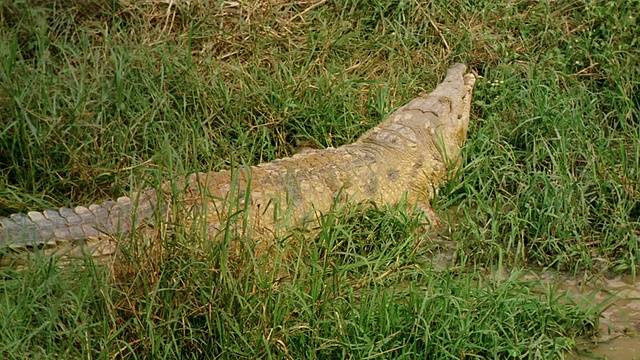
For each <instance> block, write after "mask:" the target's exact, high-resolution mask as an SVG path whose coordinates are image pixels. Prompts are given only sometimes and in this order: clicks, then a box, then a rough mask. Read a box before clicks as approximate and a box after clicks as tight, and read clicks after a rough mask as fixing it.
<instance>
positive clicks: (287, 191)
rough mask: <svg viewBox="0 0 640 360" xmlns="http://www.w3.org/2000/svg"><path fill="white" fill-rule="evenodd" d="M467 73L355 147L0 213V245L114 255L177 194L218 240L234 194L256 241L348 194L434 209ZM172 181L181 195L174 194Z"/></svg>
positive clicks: (457, 128) (449, 165)
mask: <svg viewBox="0 0 640 360" xmlns="http://www.w3.org/2000/svg"><path fill="white" fill-rule="evenodd" d="M465 71H466V66H465V65H463V64H455V65H453V66H452V67H451V68H450V69H449V70H448V71H447V76H446V78H445V79H444V81H443V82H442V83H441V84H439V85H438V86H437V87H436V89H435V90H434V91H433V92H431V93H430V94H427V95H425V96H421V97H418V98H416V99H414V100H412V101H411V102H409V103H408V104H406V105H404V106H402V107H401V108H399V109H398V110H396V111H395V112H393V113H392V114H391V115H390V116H389V117H388V119H387V120H385V121H384V122H382V123H380V124H379V125H378V126H376V127H374V128H373V129H371V130H369V131H367V132H366V133H365V134H364V135H363V136H362V137H361V138H360V139H359V140H358V141H356V142H355V143H353V144H349V145H344V146H341V147H338V148H328V149H323V150H309V151H305V152H304V153H300V154H296V155H294V156H292V157H288V158H283V159H279V160H275V161H272V162H270V163H266V164H261V165H257V166H253V167H245V168H239V169H237V170H235V171H233V172H232V171H220V172H205V173H199V174H193V175H191V176H190V177H189V178H188V179H187V180H184V179H183V180H180V181H177V182H176V183H171V182H166V183H164V184H162V186H161V189H162V190H159V191H156V190H154V189H146V190H143V191H140V192H137V193H135V194H134V195H132V196H131V197H121V198H119V199H117V201H106V202H104V203H102V204H100V205H98V204H94V205H90V206H88V207H83V206H79V207H76V208H75V209H69V208H61V209H58V210H45V211H43V212H29V213H27V214H26V215H24V214H13V215H11V216H9V217H0V246H2V247H3V248H5V249H7V248H9V249H13V250H21V249H25V250H26V249H29V248H54V249H55V248H56V247H57V246H59V245H61V244H67V245H69V244H76V245H77V244H83V243H84V242H88V243H91V244H98V245H97V246H96V248H95V249H93V250H92V251H94V252H95V253H98V254H103V253H105V252H106V253H110V252H113V251H115V248H114V247H113V246H108V245H109V244H111V243H112V241H113V239H114V238H117V235H118V234H119V235H123V234H128V233H130V232H131V231H133V230H135V229H136V228H137V227H138V226H139V225H140V224H141V223H142V222H143V221H147V220H149V219H150V218H153V217H154V215H158V211H160V212H161V213H162V212H166V211H167V207H166V206H162V207H161V209H159V208H158V206H157V204H158V203H160V204H170V203H171V201H173V202H174V203H177V202H180V203H181V205H184V208H186V209H188V212H189V216H196V217H198V216H202V217H201V218H199V219H206V220H205V221H206V226H207V229H208V233H209V236H210V237H212V238H213V237H215V236H216V234H218V233H220V232H221V231H224V229H225V228H226V226H227V222H226V220H227V215H228V214H229V211H230V209H229V204H230V203H233V201H229V200H238V201H239V204H238V207H239V208H240V209H245V210H246V211H244V212H243V214H242V216H240V217H239V218H238V219H236V221H242V222H243V224H242V227H241V226H240V225H241V224H235V225H234V228H238V229H239V228H242V229H247V231H248V233H247V234H245V235H248V236H253V237H260V238H269V237H273V236H274V235H276V233H277V232H278V231H279V229H281V228H286V227H295V226H299V225H301V224H302V223H303V222H305V221H308V220H310V221H313V220H315V219H316V218H317V216H318V215H320V214H326V213H327V212H329V211H330V210H331V209H332V207H333V206H334V205H335V204H336V203H345V202H347V201H348V202H352V203H363V202H369V201H373V202H375V203H376V204H378V205H384V204H391V205H395V204H397V203H398V202H399V201H400V200H401V199H402V197H403V196H405V194H406V198H407V201H408V202H409V203H410V204H416V205H418V206H419V207H421V208H422V209H424V210H425V211H427V212H428V211H430V210H429V201H430V199H431V198H432V197H433V196H434V194H435V192H436V191H437V189H438V188H439V187H440V186H441V184H442V183H444V182H446V181H447V180H448V179H447V176H448V175H449V174H450V173H451V170H452V169H455V168H457V167H458V166H459V163H460V152H461V148H462V146H463V145H464V142H465V140H466V138H467V130H468V126H469V111H470V106H471V95H472V91H473V86H474V83H475V77H474V76H473V75H472V74H466V75H465ZM172 188H173V189H174V190H176V189H177V191H175V192H173V193H174V194H178V196H176V198H172V196H169V194H170V193H171V191H169V190H170V189H172ZM159 196H161V197H162V199H161V201H159V200H160V199H159V198H158V197H159ZM160 215H161V216H162V217H165V216H164V215H166V214H160Z"/></svg>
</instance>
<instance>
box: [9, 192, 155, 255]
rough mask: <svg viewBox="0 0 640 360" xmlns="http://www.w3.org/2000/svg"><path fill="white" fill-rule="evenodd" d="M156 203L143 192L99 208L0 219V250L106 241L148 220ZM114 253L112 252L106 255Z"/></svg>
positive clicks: (33, 213) (152, 194)
mask: <svg viewBox="0 0 640 360" xmlns="http://www.w3.org/2000/svg"><path fill="white" fill-rule="evenodd" d="M157 203H158V199H157V195H156V191H155V190H154V189H147V190H145V191H141V192H139V193H137V194H136V195H135V196H133V197H131V198H130V197H126V196H124V197H120V198H118V200H117V201H105V202H104V203H102V204H100V205H98V204H93V205H90V206H89V207H84V206H78V207H76V208H74V209H70V208H60V209H58V210H44V211H42V212H36V211H31V212H28V213H27V214H26V215H25V214H13V215H10V216H9V217H0V249H2V248H5V249H6V248H10V249H14V250H20V249H29V248H31V249H33V248H39V249H40V248H50V247H54V246H55V247H57V246H60V245H75V244H83V243H84V242H87V241H91V242H95V241H96V240H97V241H98V242H99V241H102V240H105V241H108V240H109V239H113V237H114V236H116V235H123V234H128V233H130V232H131V231H132V230H134V229H135V228H136V227H137V226H138V225H139V224H140V223H141V222H142V221H143V220H145V219H148V218H149V217H151V216H152V215H153V213H154V211H155V209H156V207H157ZM114 251H115V248H112V250H110V251H109V253H113V252H114ZM101 255H105V252H104V251H102V254H101Z"/></svg>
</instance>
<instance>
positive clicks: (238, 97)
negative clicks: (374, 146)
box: [0, 0, 640, 358]
mask: <svg viewBox="0 0 640 360" xmlns="http://www.w3.org/2000/svg"><path fill="white" fill-rule="evenodd" d="M639 6H640V4H639V3H638V1H637V0H633V1H626V2H602V1H596V0H584V1H577V2H576V1H571V2H569V1H554V2H544V1H543V2H533V1H526V0H519V1H511V2H505V1H498V2H488V1H485V2H482V1H480V2H468V1H461V2H446V1H434V2H430V3H423V2H419V1H382V0H358V1H318V2H302V3H300V2H288V1H271V2H266V1H256V2H252V3H249V2H232V1H219V2H194V1H191V2H180V1H177V2H161V1H151V0H150V1H140V2H127V1H111V2H106V3H105V2H98V1H76V2H41V1H5V2H2V3H0V215H8V214H11V213H14V212H26V211H31V210H40V209H43V208H47V207H59V206H75V205H78V204H89V203H92V202H98V201H103V200H105V199H107V198H113V197H117V196H120V195H122V194H123V193H127V191H129V190H131V189H139V188H143V187H145V186H148V185H151V186H157V185H158V184H159V183H161V182H163V181H165V180H167V179H172V178H175V177H177V176H180V175H185V174H188V173H191V172H194V171H208V170H220V169H227V168H229V167H230V166H231V164H249V165H255V164H258V163H261V162H266V161H270V160H273V159H275V158H279V157H283V156H286V155H290V154H292V153H293V152H294V151H295V149H296V148H297V147H301V146H311V147H317V148H323V147H327V146H339V145H342V144H345V143H349V142H352V141H354V140H355V139H356V138H357V137H358V136H359V135H360V134H362V133H363V132H364V131H366V130H367V129H369V128H371V127H372V126H374V125H375V124H376V123H378V122H379V121H380V120H382V119H383V118H384V117H385V116H386V114H388V113H389V112H390V111H391V110H392V109H394V108H396V107H397V106H399V105H401V104H403V103H404V102H406V101H408V100H409V99H411V98H413V97H415V96H416V95H418V94H420V93H422V92H427V91H429V90H431V89H432V88H433V86H434V85H435V84H436V83H437V82H438V81H439V80H440V78H441V77H442V76H443V74H444V70H445V69H446V68H447V66H448V65H449V64H450V63H452V62H454V61H458V62H464V63H467V64H468V65H469V66H470V67H471V68H472V69H474V71H476V72H477V73H478V74H479V75H480V76H481V78H479V79H478V82H477V83H476V89H475V93H474V104H473V109H472V124H471V128H470V131H469V136H470V137H469V141H468V143H467V146H466V148H465V150H464V156H465V159H464V165H463V168H462V169H461V171H460V172H459V173H458V174H457V177H456V178H455V179H454V180H453V181H451V182H450V183H449V184H448V185H446V186H445V187H444V188H443V189H441V192H440V195H439V196H438V197H437V198H436V199H435V200H434V207H435V208H436V210H437V211H438V212H439V213H441V214H442V215H443V217H445V218H446V216H444V215H446V214H451V216H450V219H449V220H450V221H449V224H448V225H449V226H448V227H449V229H450V232H449V233H447V234H441V235H440V236H441V237H447V238H449V239H450V240H453V242H454V248H455V253H454V254H453V255H454V260H455V263H454V264H453V267H452V268H450V269H449V270H445V271H443V272H435V271H433V270H430V268H431V263H430V262H429V261H425V259H430V258H431V257H433V252H434V251H436V250H437V244H435V245H434V244H432V243H431V241H430V238H429V237H428V236H427V235H425V234H421V233H420V232H419V231H418V230H419V228H420V226H421V220H420V218H416V217H415V216H414V214H413V213H412V211H411V210H410V209H405V208H403V207H400V208H399V209H386V210H383V211H380V210H379V209H371V208H356V209H341V210H336V211H335V212H333V213H331V214H328V217H327V218H326V219H325V222H324V223H323V225H322V228H321V229H320V231H319V232H317V233H313V234H309V233H305V232H302V231H301V230H299V229H298V230H293V231H292V233H291V234H289V235H288V237H286V236H285V237H284V238H283V239H281V240H282V241H281V245H280V246H282V248H281V249H280V253H281V254H283V255H282V256H281V257H282V258H278V256H280V255H278V252H276V255H274V256H275V258H276V259H275V260H274V259H270V261H273V262H274V263H272V264H271V265H270V266H264V264H263V261H264V259H261V258H260V257H258V258H256V257H251V256H250V255H249V254H248V253H247V254H243V255H242V256H244V257H241V258H240V259H237V260H229V259H228V258H226V257H225V256H224V254H225V252H224V251H221V250H224V249H220V248H219V247H216V246H215V245H211V244H208V243H206V242H205V241H204V240H202V234H201V233H198V232H197V231H191V229H180V228H177V229H175V231H174V233H173V235H171V236H162V237H161V238H160V241H159V245H158V246H159V250H158V251H157V253H156V256H155V257H152V258H148V257H146V255H144V253H143V254H139V253H138V252H137V251H135V250H136V249H130V250H131V251H130V252H131V254H130V255H129V256H124V264H123V265H122V267H121V268H120V269H118V270H117V271H116V273H115V274H109V273H105V271H107V270H105V269H104V268H102V267H94V266H93V265H91V262H90V261H89V262H88V263H87V264H84V265H86V266H84V267H79V266H80V265H83V264H80V265H77V266H76V265H73V266H68V265H67V266H60V264H58V263H56V262H55V260H51V259H47V258H44V257H43V258H36V259H35V260H33V261H34V262H33V263H32V264H31V266H30V267H29V269H27V270H25V271H22V272H16V271H14V270H11V269H0V272H1V274H2V275H1V276H2V278H3V280H2V283H1V284H2V285H0V289H2V291H1V293H2V301H3V306H2V311H3V313H2V323H1V329H2V330H1V331H2V332H1V333H0V346H1V348H0V349H1V350H0V353H2V355H3V356H7V357H20V358H24V357H27V356H30V357H38V356H41V357H45V356H55V355H57V356H60V355H62V356H63V357H89V356H103V357H107V356H109V357H111V356H114V357H115V356H126V357H134V356H135V357H145V356H149V357H153V358H158V357H167V358H174V357H206V356H210V357H214V356H218V357H282V358H301V357H318V358H327V357H353V358H366V357H369V358H374V357H380V358H393V357H418V356H427V357H429V358H431V357H433V358H438V357H442V358H452V357H456V358H460V357H462V356H477V357H488V358H492V357H493V358H495V357H526V358H549V357H554V356H561V354H562V351H563V350H564V349H567V348H568V347H570V346H571V344H572V340H571V339H572V337H573V336H576V335H577V334H580V333H582V332H584V331H587V330H589V326H590V324H593V323H594V322H595V320H594V318H593V317H594V311H592V310H589V311H587V312H582V311H579V310H577V309H576V307H575V306H573V305H571V304H570V302H568V300H567V299H565V298H563V297H562V296H559V295H556V294H554V292H553V291H551V290H549V291H548V292H537V291H536V290H535V288H536V287H535V286H533V284H529V283H523V282H521V281H519V280H518V279H517V277H509V278H508V279H507V280H504V281H489V278H488V277H486V276H488V275H486V274H484V273H483V272H482V271H481V270H482V269H483V268H487V267H490V265H493V264H498V265H499V266H503V265H504V266H507V265H516V266H521V265H527V264H529V265H530V264H534V265H537V266H542V267H554V268H558V269H563V270H568V271H572V272H593V271H610V272H627V271H631V272H633V273H635V271H636V269H637V263H638V260H639V250H638V236H639V235H640V230H639V229H640V226H639V223H640V189H639V188H638V183H639V182H638V181H637V179H638V178H639V170H640V168H639V165H638V164H640V149H639V147H638V146H639V144H640V132H639V130H638V129H640V126H638V125H639V124H638V123H639V111H638V108H639V105H640V99H639V98H638V94H640V70H639V69H640V68H639V67H638V60H639V57H640V56H639V54H638V49H639V47H638V36H637V34H638V33H640V28H639V27H640V25H639V24H638V19H637V14H636V11H635V9H637V8H638V7H639ZM445 210H446V211H445ZM134 240H140V239H134ZM135 243H136V241H133V244H135ZM125 254H126V252H125ZM285 254H286V256H285ZM67 349H68V350H67ZM54 354H55V355H54ZM58 354H60V355H58ZM147 354H149V355H147Z"/></svg>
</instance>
